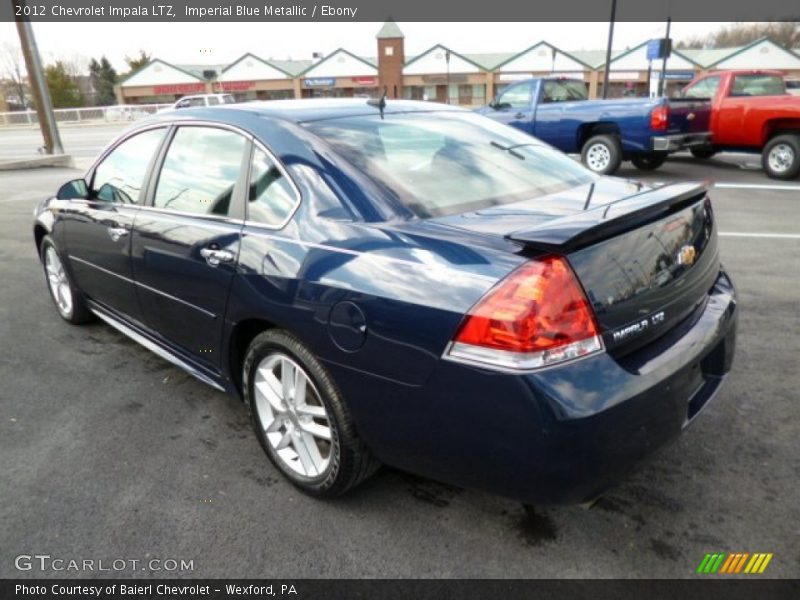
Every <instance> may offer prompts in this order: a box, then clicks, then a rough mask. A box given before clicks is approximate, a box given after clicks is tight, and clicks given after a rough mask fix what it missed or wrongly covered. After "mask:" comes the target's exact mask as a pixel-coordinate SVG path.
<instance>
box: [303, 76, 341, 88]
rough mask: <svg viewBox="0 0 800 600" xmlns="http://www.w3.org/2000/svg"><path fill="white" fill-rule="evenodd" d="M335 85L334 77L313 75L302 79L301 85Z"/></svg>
mask: <svg viewBox="0 0 800 600" xmlns="http://www.w3.org/2000/svg"><path fill="white" fill-rule="evenodd" d="M335 85H336V78H334V77H314V78H313V79H303V87H307V88H310V87H333V86H335Z"/></svg>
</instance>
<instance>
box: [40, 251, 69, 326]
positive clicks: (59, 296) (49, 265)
mask: <svg viewBox="0 0 800 600" xmlns="http://www.w3.org/2000/svg"><path fill="white" fill-rule="evenodd" d="M44 268H45V271H46V272H47V283H48V285H49V287H50V293H51V294H52V295H53V300H55V303H56V306H57V307H58V310H59V312H61V314H62V315H64V316H65V317H69V316H70V315H71V314H72V289H71V288H70V287H69V280H68V279H67V273H66V272H65V271H64V265H62V264H61V259H60V258H59V257H58V253H57V252H56V250H55V248H53V246H47V250H45V253H44Z"/></svg>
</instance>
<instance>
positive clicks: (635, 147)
mask: <svg viewBox="0 0 800 600" xmlns="http://www.w3.org/2000/svg"><path fill="white" fill-rule="evenodd" d="M478 112H480V113H481V114H483V115H484V116H487V117H490V118H492V119H494V120H496V121H500V122H501V123H506V124H507V125H512V126H514V127H517V128H518V129H521V130H522V131H525V132H526V133H529V134H531V135H533V136H536V137H537V138H539V139H540V140H542V141H543V142H546V143H548V144H550V145H552V146H555V147H556V148H558V149H559V150H561V151H563V152H568V153H580V154H581V160H582V161H583V164H584V165H586V166H587V167H588V168H589V169H591V170H592V171H594V172H596V173H601V174H604V175H610V174H613V173H615V172H616V171H617V169H619V167H620V164H621V163H622V161H623V160H630V161H631V162H632V163H633V164H634V165H635V166H636V167H638V168H639V169H644V170H648V171H649V170H653V169H657V168H658V167H660V166H661V165H662V164H663V163H664V161H665V160H666V158H667V155H668V154H670V153H671V152H676V151H678V150H686V149H690V148H692V147H702V146H707V145H708V144H709V142H710V139H711V133H710V131H709V120H710V116H711V104H710V102H708V101H707V100H703V99H700V100H698V99H692V98H618V99H612V100H588V99H587V94H586V84H585V83H584V82H583V81H582V80H579V79H567V78H561V77H551V78H547V77H542V78H534V79H526V80H524V81H520V82H517V83H514V84H513V85H511V86H509V87H507V88H506V89H504V90H503V91H502V92H501V93H500V94H499V95H498V96H497V98H495V100H494V101H493V102H492V103H491V104H489V105H488V106H485V107H483V108H480V109H478Z"/></svg>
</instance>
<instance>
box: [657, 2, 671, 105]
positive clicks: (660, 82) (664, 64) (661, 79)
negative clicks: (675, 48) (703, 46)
mask: <svg viewBox="0 0 800 600" xmlns="http://www.w3.org/2000/svg"><path fill="white" fill-rule="evenodd" d="M671 24H672V17H667V37H666V39H665V40H664V60H663V61H662V62H661V77H659V78H658V95H659V96H661V95H663V94H664V78H665V77H666V75H667V58H669V55H670V53H671V52H672V47H671V44H670V42H669V26H670V25H671Z"/></svg>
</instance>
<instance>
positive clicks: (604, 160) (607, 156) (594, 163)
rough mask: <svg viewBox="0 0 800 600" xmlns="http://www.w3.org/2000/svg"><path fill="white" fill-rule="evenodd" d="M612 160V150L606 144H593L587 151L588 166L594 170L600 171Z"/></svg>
mask: <svg viewBox="0 0 800 600" xmlns="http://www.w3.org/2000/svg"><path fill="white" fill-rule="evenodd" d="M610 162H611V151H610V150H609V149H608V146H606V145H605V144H592V145H591V146H589V149H588V150H587V151H586V166H588V167H589V168H590V169H591V170H592V171H595V172H600V171H603V170H604V169H606V168H607V167H608V164H609V163H610Z"/></svg>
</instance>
